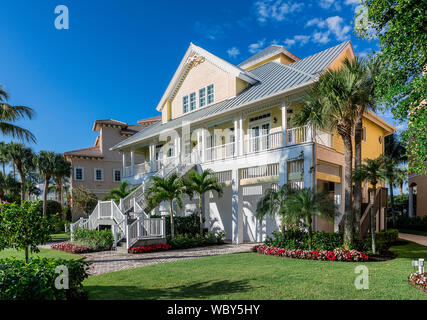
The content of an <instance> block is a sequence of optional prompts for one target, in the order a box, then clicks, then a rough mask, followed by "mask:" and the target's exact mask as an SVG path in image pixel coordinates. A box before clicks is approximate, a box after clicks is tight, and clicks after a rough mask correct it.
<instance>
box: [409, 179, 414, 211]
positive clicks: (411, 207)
mask: <svg viewBox="0 0 427 320" xmlns="http://www.w3.org/2000/svg"><path fill="white" fill-rule="evenodd" d="M408 215H409V217H413V216H414V187H413V186H410V187H409V206H408Z"/></svg>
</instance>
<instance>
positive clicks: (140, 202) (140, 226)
mask: <svg viewBox="0 0 427 320" xmlns="http://www.w3.org/2000/svg"><path fill="white" fill-rule="evenodd" d="M174 160H175V161H164V162H162V163H161V165H160V168H159V170H158V171H157V172H155V173H154V174H146V175H145V176H144V179H143V181H142V183H141V185H139V186H138V187H137V188H136V189H135V190H133V191H132V192H131V193H130V194H129V195H128V196H126V197H125V198H123V199H120V203H119V205H118V206H117V204H116V203H115V202H114V201H113V200H109V201H98V204H97V205H96V207H95V209H94V210H93V212H92V213H91V214H90V215H89V217H88V218H87V219H83V218H80V219H79V220H77V221H76V222H75V223H73V224H71V225H70V232H71V240H73V234H74V232H75V230H77V229H78V228H84V229H91V230H93V229H97V228H98V227H99V226H104V225H109V226H111V230H112V233H113V236H114V244H113V246H114V248H117V249H119V250H123V251H124V250H126V251H127V250H128V249H129V248H131V247H132V246H134V245H135V244H137V243H138V242H141V241H142V242H144V243H146V244H151V243H155V242H160V241H165V238H166V226H165V218H164V217H162V218H150V216H149V213H147V212H145V208H146V203H145V197H144V192H145V190H146V188H148V187H149V186H150V184H151V183H152V182H151V181H152V180H151V179H150V178H151V177H152V176H157V177H163V178H167V177H169V176H170V175H172V174H173V173H175V172H176V173H178V175H179V176H184V175H185V174H187V173H188V172H189V171H190V170H191V169H193V168H194V167H195V166H196V165H197V163H199V162H198V161H197V160H198V157H197V155H196V154H194V153H192V154H189V155H187V156H186V157H184V158H183V159H182V161H176V159H174ZM178 160H180V159H178ZM150 242H151V243H150Z"/></svg>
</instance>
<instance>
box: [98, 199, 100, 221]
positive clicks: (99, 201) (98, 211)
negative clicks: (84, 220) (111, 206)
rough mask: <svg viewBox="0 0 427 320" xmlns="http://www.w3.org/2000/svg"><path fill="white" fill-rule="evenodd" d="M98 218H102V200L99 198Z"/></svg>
mask: <svg viewBox="0 0 427 320" xmlns="http://www.w3.org/2000/svg"><path fill="white" fill-rule="evenodd" d="M98 219H101V201H100V200H98Z"/></svg>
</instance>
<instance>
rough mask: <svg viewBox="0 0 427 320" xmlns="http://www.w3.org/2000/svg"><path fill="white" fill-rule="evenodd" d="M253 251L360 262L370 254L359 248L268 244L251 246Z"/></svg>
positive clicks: (282, 255)
mask: <svg viewBox="0 0 427 320" xmlns="http://www.w3.org/2000/svg"><path fill="white" fill-rule="evenodd" d="M251 251H252V252H257V253H261V254H267V255H271V256H277V257H286V258H294V259H307V260H324V261H349V262H356V261H357V262H360V261H368V259H369V258H368V255H366V254H364V253H363V252H360V251H357V250H344V249H335V250H333V251H329V250H299V249H282V248H275V247H268V246H266V245H257V246H254V247H252V248H251Z"/></svg>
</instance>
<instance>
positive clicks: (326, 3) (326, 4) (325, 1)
mask: <svg viewBox="0 0 427 320" xmlns="http://www.w3.org/2000/svg"><path fill="white" fill-rule="evenodd" d="M350 1H353V0H350ZM319 6H320V7H321V8H323V9H330V8H331V7H332V6H333V7H334V8H335V10H341V6H340V4H339V2H338V1H336V0H320V1H319Z"/></svg>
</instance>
